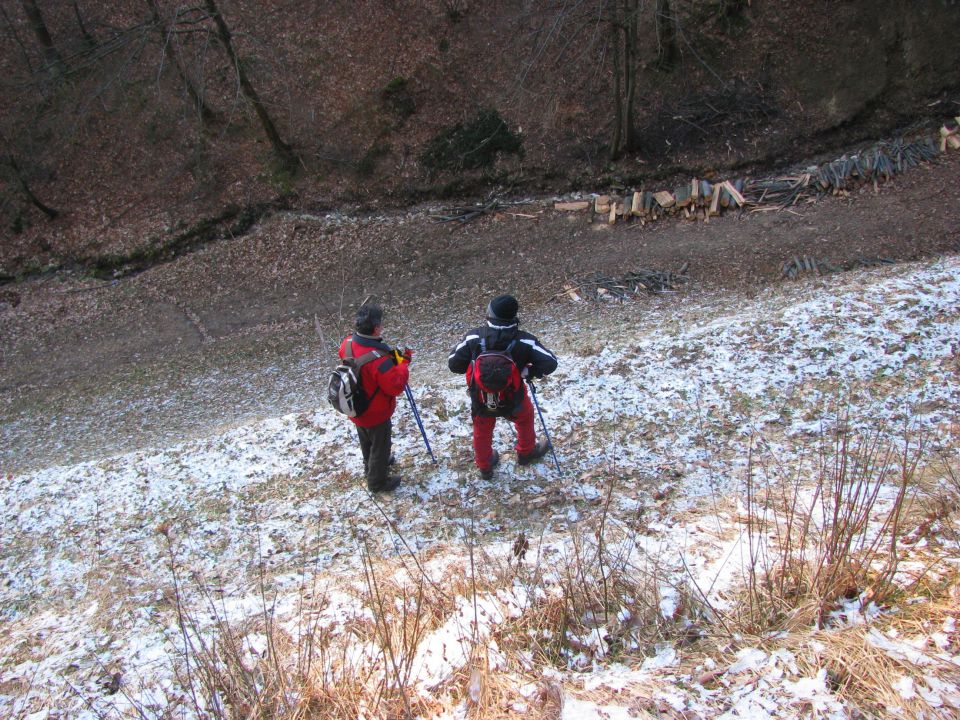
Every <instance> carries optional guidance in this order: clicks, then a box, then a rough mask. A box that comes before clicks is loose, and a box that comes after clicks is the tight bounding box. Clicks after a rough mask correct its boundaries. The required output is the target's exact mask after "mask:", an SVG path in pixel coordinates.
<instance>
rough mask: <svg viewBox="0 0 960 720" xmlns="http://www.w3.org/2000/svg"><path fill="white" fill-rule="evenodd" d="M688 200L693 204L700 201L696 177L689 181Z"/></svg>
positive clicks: (698, 182)
mask: <svg viewBox="0 0 960 720" xmlns="http://www.w3.org/2000/svg"><path fill="white" fill-rule="evenodd" d="M690 200H691V201H692V202H693V204H694V205H696V204H697V203H698V202H699V201H700V181H699V180H698V179H697V178H694V179H693V180H691V181H690Z"/></svg>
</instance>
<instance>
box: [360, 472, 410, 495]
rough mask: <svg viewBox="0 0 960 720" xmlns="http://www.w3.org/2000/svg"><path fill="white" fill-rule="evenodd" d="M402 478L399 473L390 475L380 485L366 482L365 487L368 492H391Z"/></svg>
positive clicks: (398, 485)
mask: <svg viewBox="0 0 960 720" xmlns="http://www.w3.org/2000/svg"><path fill="white" fill-rule="evenodd" d="M401 482H402V479H401V477H400V476H399V475H390V476H388V477H387V481H386V482H385V483H383V484H382V485H371V484H370V483H367V489H368V490H369V491H370V492H392V491H394V490H396V489H397V488H398V487H400V483H401Z"/></svg>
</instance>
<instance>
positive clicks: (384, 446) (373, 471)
mask: <svg viewBox="0 0 960 720" xmlns="http://www.w3.org/2000/svg"><path fill="white" fill-rule="evenodd" d="M391 432H392V428H391V423H390V420H387V421H386V422H382V423H380V424H379V425H374V426H373V427H368V428H364V427H360V426H359V425H357V437H358V438H360V452H362V453H363V471H364V473H366V476H367V487H369V488H370V489H373V488H378V487H383V486H384V485H386V484H387V475H388V471H389V468H390V440H391V438H390V436H391Z"/></svg>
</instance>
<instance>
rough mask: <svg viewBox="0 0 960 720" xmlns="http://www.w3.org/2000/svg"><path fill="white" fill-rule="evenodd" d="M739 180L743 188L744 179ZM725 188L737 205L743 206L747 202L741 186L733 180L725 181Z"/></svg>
mask: <svg viewBox="0 0 960 720" xmlns="http://www.w3.org/2000/svg"><path fill="white" fill-rule="evenodd" d="M737 182H738V183H740V187H741V188H742V187H743V180H737ZM723 188H724V190H726V191H727V193H728V194H729V195H730V199H731V200H732V201H733V203H734V204H735V205H737V206H738V207H743V206H744V205H745V204H746V202H747V200H746V198H745V197H743V195H742V194H741V192H740V188H738V187H736V186H735V185H734V184H733V183H732V182H730V181H729V180H726V181H724V183H723ZM724 207H726V206H724Z"/></svg>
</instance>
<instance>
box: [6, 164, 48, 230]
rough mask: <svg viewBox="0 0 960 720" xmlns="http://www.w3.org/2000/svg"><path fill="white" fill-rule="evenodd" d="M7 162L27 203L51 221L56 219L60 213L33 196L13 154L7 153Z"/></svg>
mask: <svg viewBox="0 0 960 720" xmlns="http://www.w3.org/2000/svg"><path fill="white" fill-rule="evenodd" d="M6 161H7V165H9V166H10V169H11V170H13V174H14V176H15V177H16V178H17V183H18V184H19V185H20V192H21V193H23V196H24V197H25V198H26V199H27V201H28V202H29V203H30V204H31V205H33V206H34V207H35V208H37V209H38V210H39V211H40V212H42V213H43V214H44V215H46V216H47V217H48V218H49V219H50V220H53V219H55V218H56V217H57V216H58V215H59V214H60V213H59V212H58V211H57V210H54V209H53V208H52V207H49V206H48V205H45V204H44V203H42V202H41V201H40V199H39V198H38V197H37V196H36V195H34V194H33V191H32V190H31V189H30V186H29V185H27V181H26V179H25V178H24V177H23V173H22V172H21V171H20V166H19V165H18V164H17V161H16V159H15V158H14V157H13V153H7V157H6Z"/></svg>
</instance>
